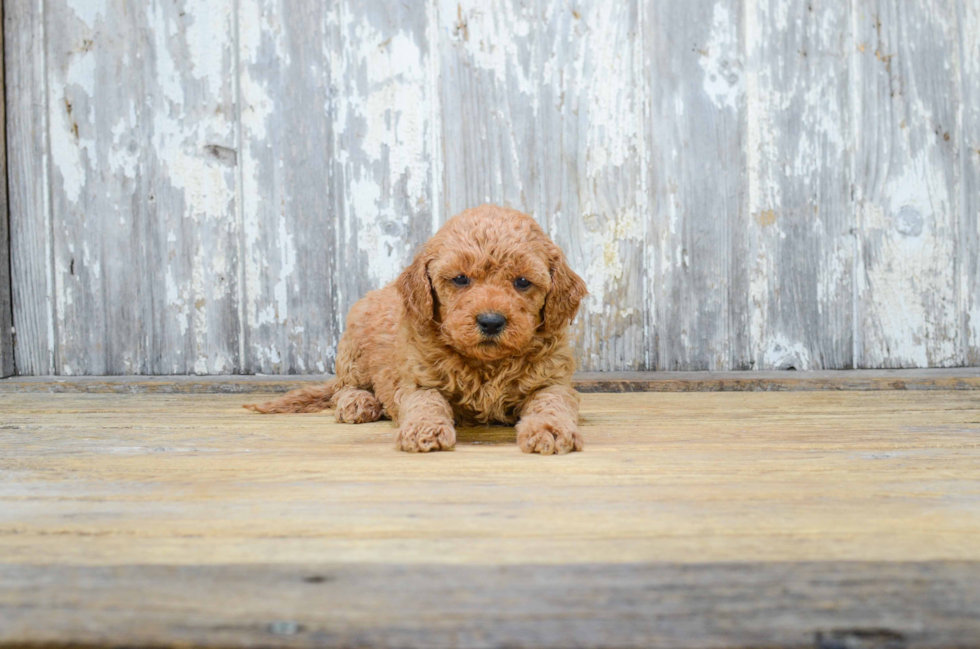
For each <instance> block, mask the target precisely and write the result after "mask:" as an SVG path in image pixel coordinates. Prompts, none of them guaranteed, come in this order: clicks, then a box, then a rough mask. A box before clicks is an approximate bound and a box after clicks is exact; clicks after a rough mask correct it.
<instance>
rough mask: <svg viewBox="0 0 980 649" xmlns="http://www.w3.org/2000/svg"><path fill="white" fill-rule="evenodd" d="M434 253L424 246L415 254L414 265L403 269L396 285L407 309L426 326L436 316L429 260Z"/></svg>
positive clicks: (416, 322)
mask: <svg viewBox="0 0 980 649" xmlns="http://www.w3.org/2000/svg"><path fill="white" fill-rule="evenodd" d="M430 261H432V255H431V254H430V253H429V252H428V251H426V250H425V249H424V248H423V249H422V250H420V251H419V252H418V253H416V255H415V259H414V260H413V261H412V265H411V266H409V267H408V268H406V269H405V270H403V271H402V274H401V275H399V277H398V281H397V282H396V286H397V287H398V294H399V295H401V297H402V302H404V304H405V311H406V313H408V316H409V317H410V318H411V319H412V320H413V321H414V322H415V324H416V325H418V326H425V325H427V324H429V323H431V322H432V319H433V318H434V317H435V314H434V312H433V303H432V281H431V280H430V279H429V268H428V267H429V262H430Z"/></svg>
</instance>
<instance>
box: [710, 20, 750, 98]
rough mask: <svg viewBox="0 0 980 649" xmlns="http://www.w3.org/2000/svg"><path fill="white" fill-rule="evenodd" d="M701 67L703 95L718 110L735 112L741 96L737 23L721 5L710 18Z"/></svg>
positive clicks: (740, 65)
mask: <svg viewBox="0 0 980 649" xmlns="http://www.w3.org/2000/svg"><path fill="white" fill-rule="evenodd" d="M748 4H750V5H751V3H748ZM746 40H747V42H749V43H752V42H753V41H751V40H748V39H746ZM700 63H701V68H702V69H703V70H704V92H705V94H706V95H708V97H709V98H710V99H711V101H712V102H714V104H715V106H717V107H718V108H727V109H729V110H738V107H739V104H740V102H741V98H742V92H743V85H742V83H743V82H742V62H741V50H740V43H739V39H738V23H737V22H736V21H734V20H733V19H732V15H731V13H729V11H728V7H727V6H726V5H725V4H724V3H722V2H719V3H717V4H715V7H714V11H713V13H712V16H711V35H710V37H709V39H708V42H707V44H706V45H705V46H704V50H703V52H702V56H701V60H700Z"/></svg>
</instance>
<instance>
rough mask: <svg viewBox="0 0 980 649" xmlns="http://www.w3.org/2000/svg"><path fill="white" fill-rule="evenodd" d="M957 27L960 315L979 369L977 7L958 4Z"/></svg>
mask: <svg viewBox="0 0 980 649" xmlns="http://www.w3.org/2000/svg"><path fill="white" fill-rule="evenodd" d="M957 8H958V9H959V13H958V16H957V18H958V20H957V23H958V25H959V36H960V57H961V61H960V65H961V66H962V67H961V70H962V73H963V100H962V108H963V140H962V148H961V149H960V162H961V164H962V169H961V172H960V179H961V183H962V187H961V189H962V201H963V203H962V208H963V209H962V214H963V217H962V220H961V221H960V232H959V237H958V240H959V244H960V246H959V249H958V251H957V255H958V258H959V260H960V263H959V266H960V278H961V288H960V304H959V309H960V315H961V317H962V322H963V346H964V348H965V354H964V356H965V359H966V364H967V365H973V366H977V365H980V4H978V3H976V2H971V1H970V0H960V2H959V3H958V4H957Z"/></svg>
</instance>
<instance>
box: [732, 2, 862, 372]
mask: <svg viewBox="0 0 980 649" xmlns="http://www.w3.org/2000/svg"><path fill="white" fill-rule="evenodd" d="M746 7H747V9H746V16H747V18H746V25H745V34H746V43H747V47H748V48H749V59H748V61H747V67H748V71H747V73H746V76H747V79H748V80H749V83H748V84H747V86H748V87H747V96H746V102H747V114H746V123H747V140H746V143H745V151H746V155H747V156H748V160H747V165H746V166H747V168H748V180H747V190H748V192H747V193H748V214H749V216H750V217H751V218H750V219H748V220H747V221H746V222H745V225H746V226H747V228H748V232H749V235H750V239H751V242H750V246H749V249H748V264H749V287H748V298H749V313H750V318H749V323H750V331H751V341H752V360H753V361H754V364H753V367H755V368H758V369H796V370H808V369H821V368H826V367H833V368H848V367H853V366H854V362H853V302H854V294H853V289H854V285H853V266H854V264H853V259H854V239H853V234H852V233H853V229H854V225H855V222H854V210H853V209H852V203H851V199H850V192H851V188H850V175H849V171H850V161H851V155H850V152H849V150H848V149H849V144H850V141H849V137H850V130H849V128H850V122H851V115H850V103H849V100H850V95H849V93H848V88H849V81H850V79H849V72H848V68H849V63H850V54H851V52H852V50H853V47H854V45H853V43H852V41H851V38H850V15H849V13H848V12H846V11H843V10H842V9H843V8H842V5H841V3H839V2H837V1H835V0H809V1H808V2H790V1H788V0H750V1H749V2H747V3H746Z"/></svg>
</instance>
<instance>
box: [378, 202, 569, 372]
mask: <svg viewBox="0 0 980 649" xmlns="http://www.w3.org/2000/svg"><path fill="white" fill-rule="evenodd" d="M397 286H398V290H399V293H400V294H401V296H402V299H403V300H404V302H405V307H406V313H407V314H408V316H409V318H410V320H411V321H412V322H413V323H414V325H415V326H416V327H418V328H421V329H422V330H424V331H429V332H432V333H434V334H435V335H436V336H438V338H439V339H440V340H441V341H442V342H443V343H444V344H446V345H448V346H450V347H452V348H453V349H454V350H455V351H456V352H457V353H459V354H462V355H464V356H467V357H470V358H474V359H478V360H484V361H488V360H496V359H500V358H504V357H507V356H513V355H516V354H519V353H521V351H522V350H523V349H525V348H526V347H527V346H528V344H529V343H530V342H531V341H532V340H533V339H534V337H535V336H538V335H548V334H553V333H555V332H556V331H558V330H560V329H563V328H564V327H566V326H567V325H568V322H569V320H571V318H573V317H574V316H575V313H576V311H577V310H578V305H579V302H580V301H581V299H582V298H583V297H584V296H585V295H586V290H585V283H584V282H583V281H582V279H581V278H580V277H579V276H578V275H576V274H575V273H574V272H572V270H571V268H569V267H568V264H567V262H566V261H565V256H564V254H562V252H561V250H560V249H559V248H558V247H557V246H556V245H555V244H554V243H552V242H551V240H550V239H549V238H548V237H547V235H545V233H544V232H543V231H542V230H541V228H540V227H539V226H538V224H537V223H535V221H534V220H533V219H532V218H531V217H529V216H527V215H526V214H522V213H520V212H516V211H513V210H506V209H502V208H497V207H493V206H484V207H480V208H476V209H473V210H468V211H466V212H463V213H462V214H460V215H459V216H457V217H455V218H453V219H451V220H450V221H449V222H447V223H446V225H445V226H443V228H442V229H441V230H440V231H439V232H438V233H437V234H436V235H435V236H434V237H433V238H432V239H430V240H429V242H428V243H427V244H426V245H425V246H424V247H423V249H422V250H421V251H420V252H419V254H418V255H416V257H415V261H414V262H413V263H412V265H411V266H410V267H409V268H407V269H406V270H405V272H404V273H402V275H401V277H400V278H399V279H398V282H397Z"/></svg>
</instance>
